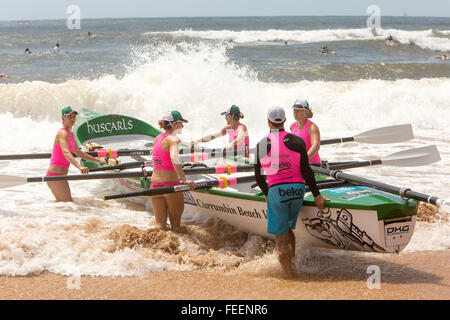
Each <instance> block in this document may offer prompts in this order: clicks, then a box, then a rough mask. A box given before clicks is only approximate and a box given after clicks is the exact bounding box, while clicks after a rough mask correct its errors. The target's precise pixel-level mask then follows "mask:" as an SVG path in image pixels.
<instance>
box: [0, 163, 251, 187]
mask: <svg viewBox="0 0 450 320" xmlns="http://www.w3.org/2000/svg"><path fill="white" fill-rule="evenodd" d="M253 170H254V166H253V165H242V166H236V165H221V166H216V167H213V168H193V169H186V170H183V171H184V173H185V174H187V175H191V174H232V173H235V172H248V171H253ZM152 173H153V171H145V170H142V171H129V172H115V173H97V174H75V175H68V176H40V177H28V178H27V177H19V176H11V175H0V189H1V188H11V187H15V186H20V185H23V184H26V183H29V182H48V181H74V180H96V179H119V178H133V177H144V176H151V175H152Z"/></svg>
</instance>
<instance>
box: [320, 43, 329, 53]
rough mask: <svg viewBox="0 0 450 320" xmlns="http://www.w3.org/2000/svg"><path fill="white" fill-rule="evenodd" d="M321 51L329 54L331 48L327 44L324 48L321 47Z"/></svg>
mask: <svg viewBox="0 0 450 320" xmlns="http://www.w3.org/2000/svg"><path fill="white" fill-rule="evenodd" d="M319 52H320V53H324V54H329V53H330V49H328V46H327V45H325V46H324V47H322V49H320V51H319Z"/></svg>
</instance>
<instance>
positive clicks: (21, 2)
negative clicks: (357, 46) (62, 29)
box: [0, 0, 450, 20]
mask: <svg viewBox="0 0 450 320" xmlns="http://www.w3.org/2000/svg"><path fill="white" fill-rule="evenodd" d="M70 5H77V6H78V7H79V8H80V11H81V17H82V18H85V19H89V18H131V17H206V16H310V15H312V16H314V15H359V16H366V15H368V13H367V12H366V10H367V8H368V7H369V6H370V5H376V6H378V7H379V8H380V9H381V15H382V16H383V15H386V16H403V15H404V14H405V13H407V15H408V16H430V17H450V0H426V1H424V0H320V1H311V0H0V20H47V19H66V18H67V17H69V16H70V13H67V8H68V7H69V6H70Z"/></svg>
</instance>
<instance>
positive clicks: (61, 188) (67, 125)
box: [47, 106, 105, 201]
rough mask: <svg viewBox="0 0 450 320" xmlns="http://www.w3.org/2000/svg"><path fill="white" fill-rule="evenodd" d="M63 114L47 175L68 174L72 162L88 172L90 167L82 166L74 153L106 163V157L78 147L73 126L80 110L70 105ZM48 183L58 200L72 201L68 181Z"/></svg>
mask: <svg viewBox="0 0 450 320" xmlns="http://www.w3.org/2000/svg"><path fill="white" fill-rule="evenodd" d="M61 114H62V125H63V127H62V128H61V129H59V131H58V133H57V134H56V137H55V141H54V142H53V151H52V157H51V159H50V166H49V167H48V170H47V176H65V175H67V173H68V172H69V166H70V164H73V165H74V166H75V167H76V168H77V169H78V170H80V172H81V173H88V172H89V169H88V168H86V167H82V166H81V165H80V163H79V162H78V161H77V160H75V157H74V156H73V154H75V155H76V156H78V157H80V158H81V159H85V160H91V161H97V162H99V163H105V159H97V158H94V157H92V156H90V155H88V154H86V153H84V152H83V151H81V150H80V148H78V146H77V143H76V142H75V136H74V135H73V132H72V127H73V125H74V124H75V120H76V118H77V114H78V112H76V111H75V110H72V108H71V107H70V106H67V107H65V108H63V109H62V110H61ZM72 153H73V154H72ZM47 185H48V187H49V188H50V190H51V191H52V193H53V195H54V196H55V199H56V201H72V194H71V192H70V187H69V183H68V182H67V181H51V182H47Z"/></svg>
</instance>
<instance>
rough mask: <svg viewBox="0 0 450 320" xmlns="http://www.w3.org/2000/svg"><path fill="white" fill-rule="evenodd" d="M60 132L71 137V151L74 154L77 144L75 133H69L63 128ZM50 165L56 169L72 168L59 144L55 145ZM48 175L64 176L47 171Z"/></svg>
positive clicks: (69, 140) (69, 141)
mask: <svg viewBox="0 0 450 320" xmlns="http://www.w3.org/2000/svg"><path fill="white" fill-rule="evenodd" d="M60 130H64V131H66V132H67V133H68V135H69V138H68V143H69V151H70V152H74V151H75V148H76V146H77V144H76V142H75V136H74V134H73V132H72V131H70V132H69V131H67V129H65V128H61V129H60ZM50 165H52V166H55V167H62V168H68V167H69V166H70V162H69V161H67V159H66V157H65V156H64V153H63V151H62V149H61V146H60V145H59V144H56V143H55V144H54V145H53V150H52V156H51V158H50ZM46 175H47V176H62V175H64V174H63V173H53V172H48V171H47V174H46Z"/></svg>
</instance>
